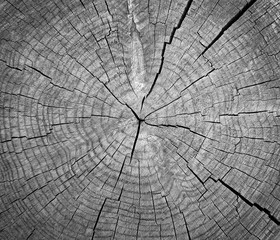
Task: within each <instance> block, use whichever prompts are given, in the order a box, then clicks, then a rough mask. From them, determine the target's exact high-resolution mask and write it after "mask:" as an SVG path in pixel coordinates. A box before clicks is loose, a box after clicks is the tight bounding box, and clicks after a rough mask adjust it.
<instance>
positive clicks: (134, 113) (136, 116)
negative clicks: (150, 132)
mask: <svg viewBox="0 0 280 240" xmlns="http://www.w3.org/2000/svg"><path fill="white" fill-rule="evenodd" d="M125 105H126V106H127V107H128V108H129V109H130V110H131V112H132V113H133V115H134V116H135V118H136V119H137V120H138V121H140V122H141V121H142V120H141V119H140V118H139V117H138V115H137V114H136V112H135V111H134V110H133V108H132V107H130V106H129V105H128V104H127V103H126V104H125Z"/></svg>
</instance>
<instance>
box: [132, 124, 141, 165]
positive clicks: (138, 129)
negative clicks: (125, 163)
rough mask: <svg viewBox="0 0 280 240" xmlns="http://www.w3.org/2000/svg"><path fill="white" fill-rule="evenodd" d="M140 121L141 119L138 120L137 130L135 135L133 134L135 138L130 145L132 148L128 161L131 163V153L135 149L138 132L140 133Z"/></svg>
mask: <svg viewBox="0 0 280 240" xmlns="http://www.w3.org/2000/svg"><path fill="white" fill-rule="evenodd" d="M141 122H142V121H140V120H138V127H137V132H136V136H135V139H134V143H133V147H132V150H131V155H130V162H129V163H131V161H132V158H133V154H134V151H135V147H136V143H137V140H138V137H139V133H140V126H141Z"/></svg>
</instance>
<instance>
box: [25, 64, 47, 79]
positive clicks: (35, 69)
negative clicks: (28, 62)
mask: <svg viewBox="0 0 280 240" xmlns="http://www.w3.org/2000/svg"><path fill="white" fill-rule="evenodd" d="M29 67H30V68H31V69H33V70H34V71H36V72H37V73H40V74H41V75H43V76H44V77H46V78H48V79H52V78H51V77H49V76H48V75H46V74H44V73H43V72H41V71H40V70H39V69H37V68H34V67H32V66H29Z"/></svg>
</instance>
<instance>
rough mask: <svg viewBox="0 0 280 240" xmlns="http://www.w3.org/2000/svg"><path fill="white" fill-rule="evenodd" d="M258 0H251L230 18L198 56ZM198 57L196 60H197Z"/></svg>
mask: <svg viewBox="0 0 280 240" xmlns="http://www.w3.org/2000/svg"><path fill="white" fill-rule="evenodd" d="M256 1H257V0H251V1H249V2H248V3H247V4H246V5H245V6H244V7H243V8H242V9H241V10H240V11H239V12H238V13H237V14H236V15H235V16H234V17H233V18H231V19H230V20H229V22H228V23H227V24H226V25H225V26H224V27H223V28H222V30H221V31H220V32H219V33H218V35H217V36H216V37H215V38H214V39H213V40H212V41H211V42H210V43H209V45H208V46H207V47H206V48H205V49H204V50H203V52H202V53H201V54H200V55H199V56H198V57H197V59H198V58H199V57H201V56H202V55H203V54H205V53H206V52H207V51H208V50H209V48H211V47H212V45H213V44H214V43H215V42H217V41H218V40H219V39H220V37H221V36H222V35H223V34H224V32H225V31H226V30H228V29H229V28H230V27H231V26H232V24H234V23H235V22H236V21H237V20H238V19H239V18H241V17H242V16H243V14H244V13H245V12H246V11H247V10H248V9H249V8H250V7H251V6H252V5H253V4H254V3H255V2H256ZM197 59H196V60H197Z"/></svg>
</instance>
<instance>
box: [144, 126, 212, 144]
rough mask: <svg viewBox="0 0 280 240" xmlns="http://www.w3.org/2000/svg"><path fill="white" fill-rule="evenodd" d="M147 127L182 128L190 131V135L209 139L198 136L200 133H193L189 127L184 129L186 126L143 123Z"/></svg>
mask: <svg viewBox="0 0 280 240" xmlns="http://www.w3.org/2000/svg"><path fill="white" fill-rule="evenodd" d="M145 123H146V124H147V125H149V126H151V127H159V128H160V127H167V128H168V127H171V128H183V129H186V130H188V131H190V132H191V133H193V134H195V135H198V136H200V137H203V138H207V139H210V138H208V137H207V136H204V135H202V134H200V133H197V132H195V131H193V130H191V129H190V128H189V127H186V126H182V125H171V124H151V123H147V122H145ZM211 140H212V139H211Z"/></svg>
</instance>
